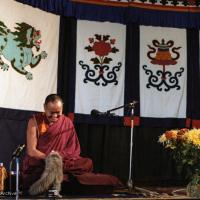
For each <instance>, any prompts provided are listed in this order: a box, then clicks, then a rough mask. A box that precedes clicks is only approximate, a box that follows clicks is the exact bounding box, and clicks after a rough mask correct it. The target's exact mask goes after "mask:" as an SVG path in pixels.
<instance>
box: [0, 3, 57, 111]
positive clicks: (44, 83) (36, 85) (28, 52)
mask: <svg viewBox="0 0 200 200" xmlns="http://www.w3.org/2000/svg"><path fill="white" fill-rule="evenodd" d="M0 11H1V12H0V13H1V14H0V46H1V54H0V68H1V69H0V91H1V99H0V107H2V108H12V109H19V110H35V111H42V110H43V102H44V99H45V97H46V96H47V94H49V93H55V92H56V90H57V62H58V39H59V19H60V17H59V16H56V15H53V14H50V13H47V12H44V11H41V10H38V9H35V8H32V7H30V6H25V5H23V4H19V3H17V2H15V1H13V0H1V7H0ZM52 27H53V29H52Z"/></svg>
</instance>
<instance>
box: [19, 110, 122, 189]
mask: <svg viewBox="0 0 200 200" xmlns="http://www.w3.org/2000/svg"><path fill="white" fill-rule="evenodd" d="M35 119H36V121H37V127H38V130H39V131H38V144H37V149H38V150H40V151H41V152H43V153H45V154H46V155H48V154H49V153H50V152H51V151H52V150H54V151H58V152H59V153H60V155H61V156H62V159H63V172H64V180H65V181H69V174H72V175H73V176H75V177H76V178H77V180H78V181H79V182H80V183H82V184H88V185H121V182H120V181H119V180H118V178H116V177H114V176H112V175H107V174H94V173H92V170H93V163H92V160H91V159H89V158H84V157H81V156H80V144H79V141H78V138H77V134H76V131H75V129H74V126H73V123H72V122H71V120H70V119H69V118H68V117H66V116H64V115H61V116H60V117H59V119H58V121H57V122H55V123H53V124H52V125H48V122H47V119H46V116H45V114H44V113H39V114H36V115H35ZM42 123H44V124H46V125H47V129H46V131H45V133H42V132H40V126H41V124H42ZM41 130H42V129H41ZM44 165H45V161H44V160H42V159H41V160H39V159H36V158H33V157H30V156H29V155H27V154H26V155H25V157H24V159H23V161H22V169H21V175H22V182H23V186H24V188H28V187H29V186H30V185H32V184H33V183H34V182H35V181H36V180H38V179H39V178H40V176H41V174H42V172H43V170H44Z"/></svg>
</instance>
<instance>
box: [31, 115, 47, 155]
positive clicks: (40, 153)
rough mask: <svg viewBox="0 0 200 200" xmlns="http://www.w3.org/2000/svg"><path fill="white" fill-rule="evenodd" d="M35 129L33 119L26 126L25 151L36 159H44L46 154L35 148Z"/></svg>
mask: <svg viewBox="0 0 200 200" xmlns="http://www.w3.org/2000/svg"><path fill="white" fill-rule="evenodd" d="M36 147H37V130H36V125H35V123H34V120H33V119H30V120H29V122H28V128H27V153H28V155H29V156H31V157H34V158H37V159H45V157H46V155H45V154H44V153H43V152H41V151H39V150H37V149H36Z"/></svg>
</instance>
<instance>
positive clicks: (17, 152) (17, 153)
mask: <svg viewBox="0 0 200 200" xmlns="http://www.w3.org/2000/svg"><path fill="white" fill-rule="evenodd" d="M24 147H25V145H19V146H18V147H17V149H16V150H15V151H14V153H13V155H12V160H11V161H10V184H9V187H10V192H12V191H11V190H12V183H11V181H12V180H11V179H12V177H11V175H12V163H13V160H15V168H16V171H15V174H16V184H15V197H16V200H19V157H20V155H21V152H22V151H23V149H24Z"/></svg>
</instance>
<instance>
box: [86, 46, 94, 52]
mask: <svg viewBox="0 0 200 200" xmlns="http://www.w3.org/2000/svg"><path fill="white" fill-rule="evenodd" d="M85 49H87V50H88V51H93V48H92V47H91V46H90V45H89V46H87V47H85Z"/></svg>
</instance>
